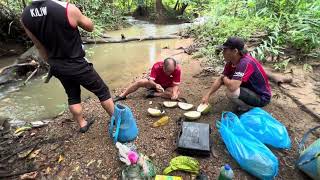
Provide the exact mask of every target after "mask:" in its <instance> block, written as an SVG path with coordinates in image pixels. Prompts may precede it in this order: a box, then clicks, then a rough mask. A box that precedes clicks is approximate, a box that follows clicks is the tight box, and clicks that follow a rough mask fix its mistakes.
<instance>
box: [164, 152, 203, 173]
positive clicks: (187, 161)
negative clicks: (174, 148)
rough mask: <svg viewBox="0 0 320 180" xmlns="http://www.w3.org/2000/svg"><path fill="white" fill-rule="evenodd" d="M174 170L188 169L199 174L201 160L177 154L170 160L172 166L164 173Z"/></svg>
mask: <svg viewBox="0 0 320 180" xmlns="http://www.w3.org/2000/svg"><path fill="white" fill-rule="evenodd" d="M172 171H186V172H190V173H194V174H199V171H200V165H199V162H198V161H197V160H196V159H195V158H192V157H189V156H177V157H175V158H173V159H171V161H170V166H169V167H167V168H166V169H165V170H164V171H163V174H169V173H171V172H172Z"/></svg>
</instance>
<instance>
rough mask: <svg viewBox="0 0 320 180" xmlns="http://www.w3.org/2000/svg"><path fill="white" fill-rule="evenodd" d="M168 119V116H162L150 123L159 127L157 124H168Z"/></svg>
mask: <svg viewBox="0 0 320 180" xmlns="http://www.w3.org/2000/svg"><path fill="white" fill-rule="evenodd" d="M169 120H170V118H169V116H163V117H162V118H160V119H159V120H158V121H156V122H154V123H153V124H152V127H159V126H163V125H166V124H168V122H169Z"/></svg>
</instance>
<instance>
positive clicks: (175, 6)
mask: <svg viewBox="0 0 320 180" xmlns="http://www.w3.org/2000/svg"><path fill="white" fill-rule="evenodd" d="M179 1H180V0H177V2H176V5H174V8H173V10H175V11H176V10H177V8H178V5H179Z"/></svg>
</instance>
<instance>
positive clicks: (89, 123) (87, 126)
mask: <svg viewBox="0 0 320 180" xmlns="http://www.w3.org/2000/svg"><path fill="white" fill-rule="evenodd" d="M94 121H95V120H94V119H92V120H88V121H87V125H85V126H83V127H81V128H80V129H79V132H81V133H85V132H87V131H88V130H89V128H90V126H91V125H92V124H93V123H94Z"/></svg>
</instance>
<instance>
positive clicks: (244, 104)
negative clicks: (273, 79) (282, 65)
mask: <svg viewBox="0 0 320 180" xmlns="http://www.w3.org/2000/svg"><path fill="white" fill-rule="evenodd" d="M220 48H221V49H222V50H223V56H224V59H225V61H226V65H225V67H224V71H223V73H222V75H221V76H220V77H219V78H218V79H216V80H215V82H214V83H213V84H212V86H211V88H210V90H209V92H208V93H206V94H205V95H204V97H203V98H202V103H205V104H207V103H208V101H209V98H210V96H211V95H212V94H213V93H214V92H216V91H217V90H218V89H219V88H220V87H221V86H222V85H225V86H226V90H227V96H228V97H229V98H230V99H231V100H232V101H233V102H234V103H236V104H237V105H238V110H239V111H247V110H249V109H250V108H251V107H263V106H265V105H267V104H268V103H269V102H270V100H271V88H270V85H269V82H268V78H267V75H266V72H265V71H264V69H263V67H262V65H261V64H260V62H259V61H257V60H256V59H254V58H253V57H252V56H250V54H249V53H247V52H246V50H245V49H244V42H243V40H242V39H240V38H237V37H231V38H229V39H228V40H227V41H226V42H225V43H224V44H223V45H222V46H220Z"/></svg>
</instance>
